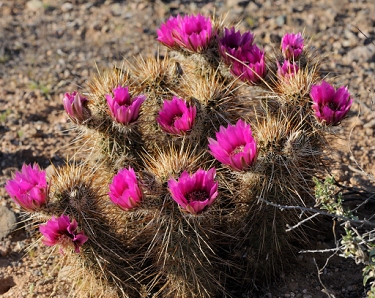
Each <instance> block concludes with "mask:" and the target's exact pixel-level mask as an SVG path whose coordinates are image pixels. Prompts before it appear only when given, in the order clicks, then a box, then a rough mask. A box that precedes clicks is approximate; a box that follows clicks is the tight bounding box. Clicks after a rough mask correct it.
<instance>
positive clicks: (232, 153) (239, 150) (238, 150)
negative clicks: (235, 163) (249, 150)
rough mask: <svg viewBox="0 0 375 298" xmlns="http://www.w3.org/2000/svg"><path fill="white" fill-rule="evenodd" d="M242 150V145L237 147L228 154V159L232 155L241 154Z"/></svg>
mask: <svg viewBox="0 0 375 298" xmlns="http://www.w3.org/2000/svg"><path fill="white" fill-rule="evenodd" d="M243 148H245V146H244V145H240V146H237V147H236V148H234V149H233V151H232V152H231V153H230V155H229V156H230V157H233V156H234V155H236V154H238V153H241V152H243Z"/></svg>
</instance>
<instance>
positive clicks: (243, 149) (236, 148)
mask: <svg viewBox="0 0 375 298" xmlns="http://www.w3.org/2000/svg"><path fill="white" fill-rule="evenodd" d="M216 139H217V140H214V139H212V138H209V139H208V142H209V145H208V147H209V148H210V153H211V154H212V155H213V156H214V157H215V158H216V159H217V160H218V161H220V162H221V163H223V164H225V165H227V166H229V167H230V168H231V169H233V170H235V171H243V170H246V169H247V168H249V167H250V166H251V165H252V164H254V162H255V160H256V155H257V144H256V141H255V140H254V138H253V135H252V131H251V128H250V124H247V123H246V122H245V121H243V120H241V119H240V120H238V121H237V123H236V125H228V127H227V128H224V127H223V126H220V131H219V132H217V133H216Z"/></svg>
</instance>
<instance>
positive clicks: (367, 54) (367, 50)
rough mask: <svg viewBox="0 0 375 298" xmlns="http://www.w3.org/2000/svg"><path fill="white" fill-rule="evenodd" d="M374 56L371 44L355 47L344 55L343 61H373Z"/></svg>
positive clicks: (374, 51)
mask: <svg viewBox="0 0 375 298" xmlns="http://www.w3.org/2000/svg"><path fill="white" fill-rule="evenodd" d="M374 56H375V47H374V45H372V44H369V45H366V46H360V47H356V48H354V49H352V50H350V51H348V53H347V54H346V56H344V57H343V58H344V59H343V60H344V62H345V63H347V64H349V63H350V62H352V61H359V62H361V63H363V62H373V59H374Z"/></svg>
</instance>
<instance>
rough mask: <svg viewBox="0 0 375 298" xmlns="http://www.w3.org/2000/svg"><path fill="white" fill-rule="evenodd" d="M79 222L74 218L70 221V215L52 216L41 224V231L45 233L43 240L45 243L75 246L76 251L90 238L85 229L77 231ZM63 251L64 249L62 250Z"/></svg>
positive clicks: (65, 246)
mask: <svg viewBox="0 0 375 298" xmlns="http://www.w3.org/2000/svg"><path fill="white" fill-rule="evenodd" d="M77 226H78V224H77V222H76V221H75V220H74V219H73V221H72V222H70V219H69V216H67V215H61V216H60V217H57V218H56V217H55V216H52V218H51V219H50V220H49V221H47V223H46V224H44V225H40V227H39V231H40V232H41V233H42V234H43V239H42V242H43V243H44V244H45V245H48V246H53V245H56V244H59V245H61V247H62V248H69V247H72V248H74V251H75V252H76V253H79V252H80V247H81V246H82V245H83V244H84V243H85V242H86V241H87V240H88V239H89V238H88V237H87V236H86V235H85V234H84V232H83V231H81V232H79V233H77ZM61 252H62V250H61Z"/></svg>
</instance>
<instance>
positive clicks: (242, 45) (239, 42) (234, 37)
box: [219, 27, 254, 65]
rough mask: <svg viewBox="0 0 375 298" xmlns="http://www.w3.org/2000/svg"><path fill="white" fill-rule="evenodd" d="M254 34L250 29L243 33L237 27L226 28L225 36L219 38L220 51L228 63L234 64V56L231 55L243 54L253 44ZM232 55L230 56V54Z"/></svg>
mask: <svg viewBox="0 0 375 298" xmlns="http://www.w3.org/2000/svg"><path fill="white" fill-rule="evenodd" d="M253 42H254V35H253V34H252V33H251V32H250V31H248V32H245V33H244V34H242V35H241V32H240V31H237V32H236V29H235V28H234V27H232V28H231V29H228V28H224V36H223V38H221V39H220V40H219V53H220V55H221V57H222V58H223V60H224V62H225V63H226V64H227V65H230V64H232V62H233V58H231V57H230V56H234V57H237V56H242V53H246V52H248V51H249V50H250V49H251V47H252V46H253ZM229 55H230V56H229Z"/></svg>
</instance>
